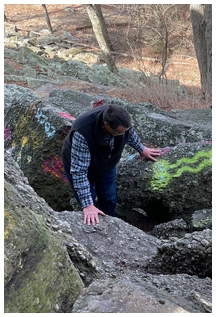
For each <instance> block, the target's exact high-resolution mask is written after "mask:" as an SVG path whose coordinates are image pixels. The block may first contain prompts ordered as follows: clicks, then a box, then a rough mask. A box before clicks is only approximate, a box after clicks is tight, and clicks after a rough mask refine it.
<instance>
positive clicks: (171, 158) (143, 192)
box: [117, 142, 212, 224]
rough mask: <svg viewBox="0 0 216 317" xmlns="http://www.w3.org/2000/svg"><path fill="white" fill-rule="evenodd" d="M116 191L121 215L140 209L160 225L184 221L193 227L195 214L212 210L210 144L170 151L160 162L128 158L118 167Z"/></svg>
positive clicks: (171, 149)
mask: <svg viewBox="0 0 216 317" xmlns="http://www.w3.org/2000/svg"><path fill="white" fill-rule="evenodd" d="M117 189H118V203H119V208H118V210H119V212H120V211H121V209H122V210H123V211H124V213H126V210H130V209H132V208H141V209H143V210H144V211H145V212H146V213H147V214H148V215H150V216H152V217H155V218H157V219H158V220H161V221H162V220H168V219H175V218H183V219H184V220H185V221H186V222H187V223H188V224H190V223H191V221H192V214H193V212H194V211H195V210H198V209H202V208H211V204H212V150H211V144H209V143H208V142H207V143H206V142H196V143H189V144H179V145H178V146H176V147H167V148H166V149H163V150H162V151H161V156H160V157H158V158H157V162H152V161H143V162H141V160H140V157H139V155H134V156H131V155H129V156H128V157H125V158H124V159H122V160H121V162H120V164H119V165H118V178H117Z"/></svg>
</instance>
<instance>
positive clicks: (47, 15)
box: [42, 4, 53, 33]
mask: <svg viewBox="0 0 216 317" xmlns="http://www.w3.org/2000/svg"><path fill="white" fill-rule="evenodd" d="M42 7H43V9H44V12H45V17H46V21H47V26H48V29H49V31H50V33H53V29H52V26H51V23H50V18H49V14H48V11H47V8H46V5H45V4H42Z"/></svg>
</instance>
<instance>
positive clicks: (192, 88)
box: [4, 4, 210, 110]
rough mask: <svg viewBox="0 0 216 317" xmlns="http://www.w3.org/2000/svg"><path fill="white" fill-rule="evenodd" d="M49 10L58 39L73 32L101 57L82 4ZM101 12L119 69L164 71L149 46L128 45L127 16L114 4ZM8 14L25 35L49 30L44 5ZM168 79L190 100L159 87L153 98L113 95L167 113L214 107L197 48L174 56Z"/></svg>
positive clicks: (17, 7) (7, 9) (14, 7)
mask: <svg viewBox="0 0 216 317" xmlns="http://www.w3.org/2000/svg"><path fill="white" fill-rule="evenodd" d="M46 7H47V11H48V13H49V17H50V21H51V25H52V28H53V31H54V34H55V35H57V36H62V35H63V34H64V32H69V33H70V34H71V35H72V36H74V37H75V38H76V39H78V40H79V43H82V44H84V45H86V50H87V51H89V52H94V51H96V52H97V53H98V51H99V46H98V43H97V41H96V38H95V36H94V33H93V30H92V27H91V22H90V20H89V18H88V15H87V13H86V11H85V9H84V8H83V5H82V4H62V5H60V4H47V5H46ZM101 8H102V12H103V15H104V18H105V21H106V22H107V25H108V33H109V36H110V40H111V42H112V45H113V49H114V52H115V53H114V54H113V58H114V61H115V64H116V66H117V68H128V69H132V70H138V71H142V72H143V73H147V72H148V73H152V74H154V75H157V74H158V73H159V72H160V71H161V63H160V58H161V57H160V56H159V55H158V54H155V53H154V52H153V51H152V49H150V48H149V47H148V46H145V47H143V45H142V47H141V46H140V42H139V41H135V42H133V43H132V45H131V43H127V39H126V37H125V36H126V33H127V28H128V18H129V17H128V15H127V13H126V14H123V15H119V7H117V5H113V4H109V5H101ZM4 13H5V15H6V17H7V22H9V23H13V24H15V25H16V27H17V28H18V29H19V32H21V33H23V35H26V34H27V33H28V31H34V32H40V31H41V30H43V29H47V23H46V19H45V13H44V10H43V8H42V5H41V4H40V5H35V4H27V5H26V4H5V5H4ZM184 14H185V13H184ZM184 18H185V17H184ZM188 21H189V12H188V16H187V17H186V18H185V23H187V25H188V24H189V22H188ZM187 32H188V37H189V40H188V43H189V42H190V41H191V37H192V35H191V34H192V27H191V28H189V29H187ZM166 78H167V79H169V80H179V82H180V84H181V85H183V86H185V87H186V88H187V91H188V92H189V94H188V95H187V98H186V100H176V99H172V96H171V95H170V98H169V92H164V91H162V90H161V91H160V90H159V89H158V87H152V86H151V87H149V89H151V94H150V95H151V97H150V95H149V96H147V95H144V94H142V93H140V92H139V93H138V92H135V91H133V93H132V92H131V91H126V90H122V89H119V90H118V89H114V90H113V91H112V92H110V93H109V94H112V96H113V97H115V98H121V99H126V100H129V101H133V102H152V103H153V104H155V105H156V106H159V107H160V105H161V106H162V108H164V109H167V110H170V109H172V108H178V109H184V108H206V107H209V106H210V105H207V104H205V102H204V101H203V100H202V98H201V89H200V73H199V68H198V63H197V59H196V55H195V52H194V48H193V45H191V44H190V45H188V46H187V47H183V46H182V47H181V49H180V50H178V51H175V52H172V53H170V55H169V58H168V62H167V65H166ZM73 90H76V89H75V87H73ZM77 90H79V87H77ZM162 95H163V96H162ZM165 95H166V97H165ZM168 100H169V101H168ZM163 103H164V106H163V105H162V104H163ZM166 104H168V106H167V105H166ZM170 105H171V106H170Z"/></svg>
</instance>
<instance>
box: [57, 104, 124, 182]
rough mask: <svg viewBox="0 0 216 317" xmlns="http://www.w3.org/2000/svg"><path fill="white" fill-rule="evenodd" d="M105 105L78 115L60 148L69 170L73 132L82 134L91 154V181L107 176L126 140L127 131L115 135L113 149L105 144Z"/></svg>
mask: <svg viewBox="0 0 216 317" xmlns="http://www.w3.org/2000/svg"><path fill="white" fill-rule="evenodd" d="M107 107H108V105H103V106H99V107H97V108H94V109H92V110H90V111H88V112H86V113H84V114H82V115H80V116H79V117H78V118H77V119H76V120H75V122H74V124H73V126H72V127H71V129H70V131H69V133H68V135H67V137H66V139H65V142H64V145H63V148H62V158H63V162H64V167H65V168H67V169H68V171H69V170H70V162H71V143H72V137H73V133H74V131H78V132H79V133H80V134H82V135H83V136H84V138H85V140H86V142H87V143H88V146H89V151H90V154H91V163H90V166H89V169H88V179H89V180H90V181H91V182H94V181H99V180H101V179H103V178H104V177H106V176H107V174H108V173H109V172H110V171H111V170H112V169H113V168H114V166H115V165H116V164H117V163H118V161H119V160H120V158H121V154H122V151H123V149H124V146H125V144H126V143H127V141H128V134H129V132H128V131H126V132H125V135H120V136H116V137H115V141H114V149H113V151H111V148H110V146H109V145H107V144H106V142H105V140H104V133H105V132H104V131H103V129H102V125H103V118H102V116H103V111H104V110H105V109H106V108H107ZM65 162H67V163H65ZM66 165H67V166H66Z"/></svg>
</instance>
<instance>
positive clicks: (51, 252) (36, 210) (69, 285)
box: [4, 153, 84, 313]
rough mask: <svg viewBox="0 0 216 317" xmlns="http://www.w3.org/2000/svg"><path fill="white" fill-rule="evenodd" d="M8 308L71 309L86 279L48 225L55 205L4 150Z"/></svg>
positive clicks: (28, 310)
mask: <svg viewBox="0 0 216 317" xmlns="http://www.w3.org/2000/svg"><path fill="white" fill-rule="evenodd" d="M4 188H5V202H4V207H5V217H4V219H5V223H4V225H5V231H4V237H5V240H4V241H5V248H4V257H5V258H4V279H5V292H4V300H5V302H4V309H5V310H4V311H5V313H52V312H53V313H55V312H57V311H58V312H64V310H66V311H69V310H70V309H71V307H72V305H73V304H74V302H75V300H76V298H77V296H78V295H79V293H80V291H81V290H82V289H83V286H84V285H83V282H82V279H81V278H80V275H79V273H78V271H77V269H76V268H75V266H74V265H73V263H72V262H71V260H70V257H69V255H68V253H67V250H66V247H65V246H64V244H63V242H62V240H61V239H59V237H58V236H57V235H56V234H55V232H54V231H52V230H50V229H49V228H48V227H47V226H45V221H44V220H45V217H49V216H50V213H51V211H52V209H51V208H50V207H49V206H48V205H47V204H46V203H45V201H44V200H43V199H42V198H40V197H38V196H37V195H36V193H35V192H34V190H33V189H32V188H31V187H30V186H29V184H28V181H27V179H26V178H25V177H24V175H23V173H22V172H21V171H20V170H19V168H18V165H16V164H15V162H14V161H13V160H12V158H11V157H9V156H8V155H7V153H5V185H4Z"/></svg>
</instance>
